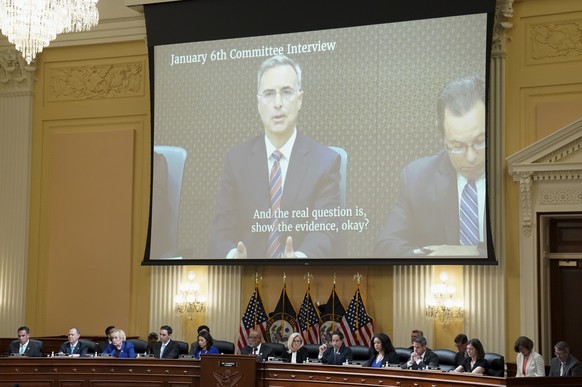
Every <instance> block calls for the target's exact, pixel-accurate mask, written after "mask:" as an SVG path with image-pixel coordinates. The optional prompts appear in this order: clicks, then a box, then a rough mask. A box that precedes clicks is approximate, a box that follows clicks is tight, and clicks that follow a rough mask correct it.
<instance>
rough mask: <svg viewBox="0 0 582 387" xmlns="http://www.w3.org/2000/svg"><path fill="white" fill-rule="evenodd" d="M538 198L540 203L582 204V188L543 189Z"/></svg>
mask: <svg viewBox="0 0 582 387" xmlns="http://www.w3.org/2000/svg"><path fill="white" fill-rule="evenodd" d="M537 198H538V200H537V202H538V204H540V205H553V206H555V205H560V206H563V205H574V204H582V189H563V188H562V189H542V190H539V192H538V195H537Z"/></svg>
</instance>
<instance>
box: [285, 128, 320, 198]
mask: <svg viewBox="0 0 582 387" xmlns="http://www.w3.org/2000/svg"><path fill="white" fill-rule="evenodd" d="M291 152H292V155H291V156H292V157H291V158H290V162H289V167H288V168H287V176H286V177H285V187H284V188H283V198H282V199H281V207H282V208H285V209H287V208H288V204H287V203H291V204H293V203H296V202H297V196H298V195H299V192H300V190H301V187H302V186H303V180H304V179H305V176H306V171H309V167H310V166H309V149H308V148H306V146H305V141H304V137H303V136H302V135H300V134H299V133H297V137H296V138H295V144H294V145H293V150H292V151H291ZM311 167H314V166H311Z"/></svg>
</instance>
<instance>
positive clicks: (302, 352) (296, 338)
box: [281, 332, 309, 363]
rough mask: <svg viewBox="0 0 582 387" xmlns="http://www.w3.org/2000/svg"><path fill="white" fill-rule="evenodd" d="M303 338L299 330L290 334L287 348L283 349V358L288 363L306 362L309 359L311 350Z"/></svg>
mask: <svg viewBox="0 0 582 387" xmlns="http://www.w3.org/2000/svg"><path fill="white" fill-rule="evenodd" d="M304 344H305V343H304V342H303V338H302V337H301V335H300V334H299V333H297V332H294V333H292V334H291V336H289V340H287V350H286V351H283V354H282V355H281V359H283V361H284V362H287V363H305V362H307V360H308V359H309V352H308V351H307V348H305V347H304V346H303V345H304Z"/></svg>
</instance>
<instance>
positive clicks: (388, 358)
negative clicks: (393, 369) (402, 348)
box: [365, 350, 400, 367]
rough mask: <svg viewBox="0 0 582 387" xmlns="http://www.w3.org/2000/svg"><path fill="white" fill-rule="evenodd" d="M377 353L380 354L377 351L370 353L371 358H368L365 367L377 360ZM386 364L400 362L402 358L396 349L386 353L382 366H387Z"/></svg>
mask: <svg viewBox="0 0 582 387" xmlns="http://www.w3.org/2000/svg"><path fill="white" fill-rule="evenodd" d="M377 355H378V354H377V353H374V351H372V355H370V359H368V361H367V362H366V364H365V367H370V364H372V362H373V361H374V360H376V356H377ZM386 364H400V358H399V357H398V354H397V353H396V351H394V350H392V351H390V352H388V353H387V354H385V356H384V358H383V359H382V367H385V366H386Z"/></svg>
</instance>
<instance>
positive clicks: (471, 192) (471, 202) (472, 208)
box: [459, 180, 479, 246]
mask: <svg viewBox="0 0 582 387" xmlns="http://www.w3.org/2000/svg"><path fill="white" fill-rule="evenodd" d="M477 202H478V198H477V187H476V186H475V181H474V180H469V181H467V184H466V185H465V188H464V189H463V193H462V194H461V208H460V210H459V225H460V240H459V242H460V244H461V245H462V246H474V245H477V243H479V215H478V208H479V206H478V204H477Z"/></svg>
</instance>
